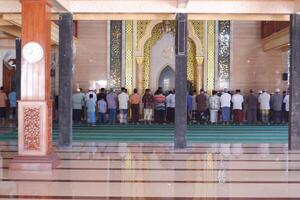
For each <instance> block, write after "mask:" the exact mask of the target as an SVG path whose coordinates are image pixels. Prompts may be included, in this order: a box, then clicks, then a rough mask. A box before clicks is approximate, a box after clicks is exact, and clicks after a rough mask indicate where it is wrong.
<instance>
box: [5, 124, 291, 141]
mask: <svg viewBox="0 0 300 200" xmlns="http://www.w3.org/2000/svg"><path fill="white" fill-rule="evenodd" d="M57 139H58V126H57V125H56V124H55V125H54V127H53V140H54V141H56V140H57ZM9 140H15V141H16V140H17V130H13V131H8V132H6V133H1V134H0V141H9ZM73 140H74V141H97V142H138V143H140V142H142V143H150V142H154V143H158V142H163V143H172V142H173V140H174V127H173V126H171V125H96V126H95V127H90V126H87V125H86V124H83V125H74V126H73ZM187 141H188V142H189V143H288V126H286V125H269V126H267V125H253V126H252V125H241V126H238V125H237V126H234V125H230V126H221V125H216V126H213V125H189V126H188V130H187Z"/></svg>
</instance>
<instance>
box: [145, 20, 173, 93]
mask: <svg viewBox="0 0 300 200" xmlns="http://www.w3.org/2000/svg"><path fill="white" fill-rule="evenodd" d="M171 26H173V27H175V22H172V23H171ZM162 28H163V23H158V24H156V25H155V26H154V28H153V29H152V32H151V38H149V39H148V40H147V42H146V43H145V46H144V68H143V83H144V84H143V86H144V88H143V90H145V89H146V88H149V85H150V83H149V80H150V52H151V47H152V46H153V45H154V44H155V43H156V42H157V41H158V40H159V39H160V38H161V37H162V34H163V32H161V30H162ZM143 90H142V91H143Z"/></svg>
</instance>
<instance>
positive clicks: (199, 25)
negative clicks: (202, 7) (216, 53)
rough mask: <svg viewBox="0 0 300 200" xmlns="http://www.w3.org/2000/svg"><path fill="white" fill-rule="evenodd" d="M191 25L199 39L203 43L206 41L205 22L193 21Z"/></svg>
mask: <svg viewBox="0 0 300 200" xmlns="http://www.w3.org/2000/svg"><path fill="white" fill-rule="evenodd" d="M191 23H192V25H193V28H194V30H195V33H196V35H197V37H198V38H199V39H200V40H201V42H202V43H203V41H204V21H202V20H191Z"/></svg>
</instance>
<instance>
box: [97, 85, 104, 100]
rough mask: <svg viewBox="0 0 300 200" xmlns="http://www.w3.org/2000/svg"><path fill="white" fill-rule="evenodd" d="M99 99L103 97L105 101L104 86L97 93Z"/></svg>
mask: <svg viewBox="0 0 300 200" xmlns="http://www.w3.org/2000/svg"><path fill="white" fill-rule="evenodd" d="M100 99H104V101H106V91H105V89H104V88H101V89H100V93H99V94H98V95H97V101H99V100H100Z"/></svg>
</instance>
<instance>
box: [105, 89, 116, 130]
mask: <svg viewBox="0 0 300 200" xmlns="http://www.w3.org/2000/svg"><path fill="white" fill-rule="evenodd" d="M117 98H118V95H117V94H116V93H115V91H114V90H113V89H110V91H109V93H108V94H107V96H106V100H107V108H108V122H109V123H110V124H115V123H116V113H117Z"/></svg>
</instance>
